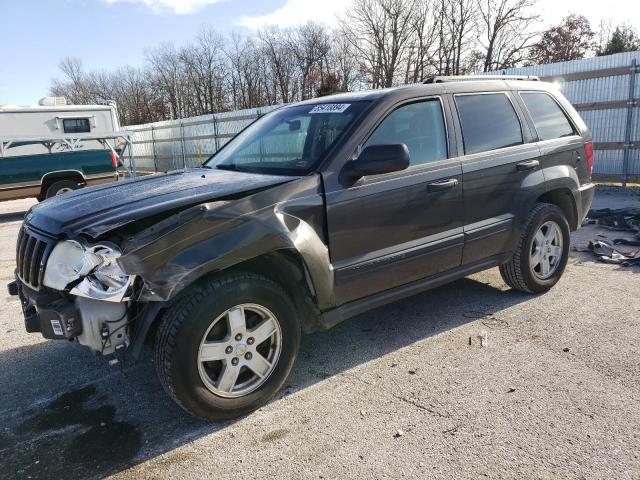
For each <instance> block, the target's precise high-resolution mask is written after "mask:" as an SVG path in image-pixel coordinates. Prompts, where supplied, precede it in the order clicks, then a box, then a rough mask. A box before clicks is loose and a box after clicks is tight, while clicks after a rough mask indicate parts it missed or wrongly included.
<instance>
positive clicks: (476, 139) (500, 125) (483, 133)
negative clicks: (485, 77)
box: [456, 93, 522, 155]
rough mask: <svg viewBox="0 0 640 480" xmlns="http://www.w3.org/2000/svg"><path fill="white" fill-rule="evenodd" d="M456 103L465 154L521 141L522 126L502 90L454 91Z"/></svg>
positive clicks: (517, 143)
mask: <svg viewBox="0 0 640 480" xmlns="http://www.w3.org/2000/svg"><path fill="white" fill-rule="evenodd" d="M456 105H457V106H458V114H459V116H460V123H461V124H462V135H463V138H464V151H465V153H466V154H467V155H470V154H472V153H479V152H486V151H488V150H495V149H497V148H504V147H510V146H513V145H519V144H521V143H522V130H521V128H520V121H519V120H518V116H517V115H516V112H515V110H514V109H513V105H511V101H510V100H509V98H508V97H507V96H506V95H505V94H504V93H489V94H481V95H458V96H456Z"/></svg>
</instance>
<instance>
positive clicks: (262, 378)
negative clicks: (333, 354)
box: [155, 273, 300, 421]
mask: <svg viewBox="0 0 640 480" xmlns="http://www.w3.org/2000/svg"><path fill="white" fill-rule="evenodd" d="M299 343H300V324H299V321H298V318H297V315H296V312H295V308H294V306H293V303H292V302H291V300H290V299H289V298H288V296H287V293H286V292H285V291H284V290H283V289H282V287H280V286H279V285H278V284H276V283H274V282H273V281H271V280H269V279H267V278H264V277H261V276H258V275H255V274H250V273H236V274H228V275H224V276H221V277H218V278H216V279H213V280H209V281H208V282H206V283H201V284H199V285H197V286H195V287H193V289H192V291H190V292H189V293H187V294H186V295H184V296H183V297H182V298H181V299H180V300H179V301H178V302H177V303H176V304H175V305H174V306H173V307H172V308H171V309H170V310H169V311H168V312H167V314H166V315H165V317H164V318H163V320H162V323H161V324H160V327H159V330H158V335H157V337H156V346H155V361H156V368H157V371H158V375H159V377H160V380H161V383H162V384H163V386H164V388H165V390H166V391H167V392H168V393H169V395H170V396H171V397H172V398H173V399H174V400H175V401H176V402H177V403H178V404H179V405H180V406H182V407H183V408H184V409H185V410H187V411H188V412H189V413H191V414H193V415H195V416H197V417H200V418H203V419H206V420H214V421H215V420H222V419H227V418H233V417H237V416H240V415H244V414H246V413H249V412H251V411H252V410H255V409H256V408H258V407H260V406H262V405H263V404H265V403H266V402H267V401H268V400H269V399H270V398H272V397H273V396H274V395H275V394H276V393H277V392H278V390H279V389H280V388H281V387H282V385H283V384H284V382H285V381H286V379H287V377H288V376H289V373H290V371H291V368H292V367H293V363H294V361H295V358H296V356H297V354H298V348H299Z"/></svg>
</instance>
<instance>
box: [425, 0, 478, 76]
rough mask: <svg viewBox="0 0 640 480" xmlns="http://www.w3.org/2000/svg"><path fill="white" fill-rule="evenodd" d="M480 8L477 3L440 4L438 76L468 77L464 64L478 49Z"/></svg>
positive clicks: (468, 0) (466, 0)
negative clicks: (461, 75)
mask: <svg viewBox="0 0 640 480" xmlns="http://www.w3.org/2000/svg"><path fill="white" fill-rule="evenodd" d="M477 15H478V8H477V4H476V3H475V1H474V0H440V1H439V2H438V3H437V8H436V11H435V18H436V26H435V29H436V34H437V39H438V42H437V46H438V47H437V50H436V55H435V59H436V62H435V64H434V67H435V68H436V71H437V73H438V74H443V75H460V74H462V73H465V70H466V69H465V68H464V63H463V62H464V60H465V58H466V57H467V56H468V55H469V54H470V52H471V51H472V50H473V48H474V47H475V44H476V42H475V40H476V38H475V37H476V29H477V22H478V19H477Z"/></svg>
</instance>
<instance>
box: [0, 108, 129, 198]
mask: <svg viewBox="0 0 640 480" xmlns="http://www.w3.org/2000/svg"><path fill="white" fill-rule="evenodd" d="M125 155H127V156H128V157H129V173H130V174H132V172H134V171H135V166H134V165H132V156H131V135H130V133H129V132H122V131H120V127H119V124H118V115H117V110H116V106H115V104H108V105H67V104H66V101H65V99H64V98H60V97H45V98H43V99H42V100H40V102H39V105H38V106H35V107H20V106H16V105H0V200H11V199H16V198H25V197H36V198H38V199H39V200H43V199H45V198H49V197H51V196H54V195H59V194H61V193H65V192H68V191H70V190H75V189H77V188H82V187H85V186H90V185H95V184H99V183H105V182H112V181H116V180H117V179H118V167H120V166H122V165H123V162H122V159H123V158H124V157H125Z"/></svg>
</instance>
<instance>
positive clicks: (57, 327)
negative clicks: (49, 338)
mask: <svg viewBox="0 0 640 480" xmlns="http://www.w3.org/2000/svg"><path fill="white" fill-rule="evenodd" d="M51 328H53V333H55V334H56V335H64V332H63V331H62V325H61V324H60V320H56V319H53V320H51Z"/></svg>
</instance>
